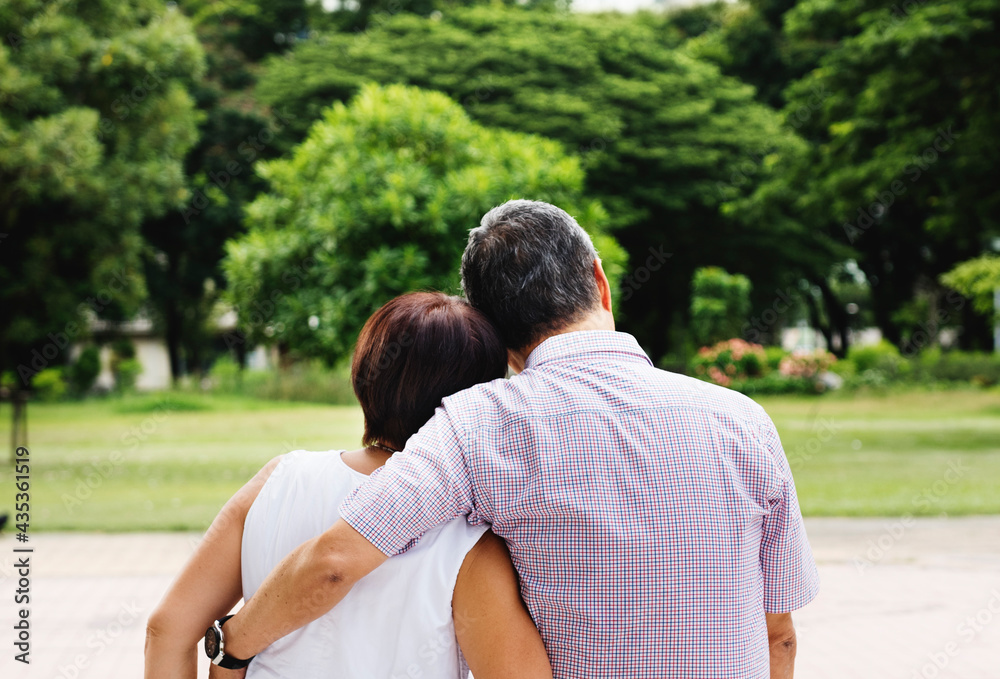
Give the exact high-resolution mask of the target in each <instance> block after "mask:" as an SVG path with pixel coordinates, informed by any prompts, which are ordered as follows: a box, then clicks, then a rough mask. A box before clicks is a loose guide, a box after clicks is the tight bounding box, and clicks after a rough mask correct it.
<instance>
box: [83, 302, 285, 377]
mask: <svg viewBox="0 0 1000 679" xmlns="http://www.w3.org/2000/svg"><path fill="white" fill-rule="evenodd" d="M235 328H236V314H235V312H232V313H231V315H223V316H222V317H221V318H220V319H219V321H218V322H217V324H216V330H218V332H219V333H220V334H221V333H224V332H226V331H229V330H233V329H235ZM89 330H90V337H91V339H89V340H88V341H86V342H77V343H75V344H74V345H73V347H72V349H70V360H73V361H75V360H76V359H77V358H78V357H79V356H80V352H82V351H83V349H84V347H87V346H90V345H97V346H98V347H99V348H98V352H99V355H100V358H101V372H100V373H98V375H97V381H96V382H95V383H94V387H95V388H97V389H100V390H104V391H110V390H112V389H114V388H115V376H114V373H113V372H112V370H111V359H112V353H113V350H112V344H113V343H114V341H115V340H121V339H127V340H129V341H130V342H131V343H132V346H134V347H135V358H136V360H137V361H138V362H139V365H140V366H142V371H141V372H140V373H139V375H138V376H137V377H136V380H135V388H136V389H137V390H138V391H157V390H160V389H169V388H170V352H169V351H168V349H167V342H166V340H165V339H164V338H163V336H162V335H161V334H160V333H159V332H158V331H157V330H156V329H155V328H154V327H153V321H152V320H151V319H149V318H146V317H142V316H140V317H138V318H135V319H133V320H131V321H124V322H120V323H119V322H114V321H104V320H100V319H96V318H93V319H91V320H90V322H89ZM275 351H276V350H273V351H271V352H270V353H269V352H268V349H267V348H266V347H263V346H257V347H255V348H254V350H253V351H251V352H250V353H248V354H247V357H246V367H247V369H248V370H267V369H269V368H271V367H273V366H275V365H277V358H276V356H274V355H273V354H274V352H275Z"/></svg>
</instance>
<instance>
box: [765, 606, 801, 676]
mask: <svg viewBox="0 0 1000 679" xmlns="http://www.w3.org/2000/svg"><path fill="white" fill-rule="evenodd" d="M764 617H765V618H766V620H767V643H768V645H769V646H770V647H771V679H792V674H793V673H794V671H795V650H796V641H795V626H794V625H792V614H791V613H765V614H764Z"/></svg>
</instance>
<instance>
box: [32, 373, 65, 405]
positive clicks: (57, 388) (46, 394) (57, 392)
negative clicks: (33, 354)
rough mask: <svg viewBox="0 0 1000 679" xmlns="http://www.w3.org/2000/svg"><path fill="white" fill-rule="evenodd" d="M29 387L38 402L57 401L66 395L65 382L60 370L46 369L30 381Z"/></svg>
mask: <svg viewBox="0 0 1000 679" xmlns="http://www.w3.org/2000/svg"><path fill="white" fill-rule="evenodd" d="M31 387H32V389H33V390H34V392H35V396H36V397H37V398H38V400H39V401H58V400H59V399H61V398H62V397H63V396H65V395H66V380H65V379H64V378H63V369H62V368H46V369H45V370H42V371H40V372H39V373H38V374H36V375H35V376H34V377H33V378H32V380H31Z"/></svg>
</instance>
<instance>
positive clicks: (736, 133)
mask: <svg viewBox="0 0 1000 679" xmlns="http://www.w3.org/2000/svg"><path fill="white" fill-rule="evenodd" d="M679 41H680V38H679V37H678V34H677V32H676V30H674V29H671V27H670V26H669V25H668V24H667V22H666V20H665V19H664V18H662V17H659V16H654V15H651V14H645V13H640V14H636V15H628V16H623V15H596V16H595V15H577V14H570V15H561V14H550V13H544V12H529V11H524V10H519V9H500V8H494V7H490V8H488V9H487V8H473V9H455V10H452V11H449V12H447V13H445V14H444V16H443V17H440V18H439V19H437V20H435V19H423V18H420V17H415V16H406V15H398V16H393V17H391V18H388V19H387V20H386V21H384V22H382V23H381V24H380V25H378V26H376V27H372V28H370V29H369V30H367V31H366V32H365V33H364V34H363V35H338V34H324V35H322V36H320V37H318V38H316V39H314V40H309V41H304V42H300V43H299V44H298V45H296V47H295V49H293V50H292V51H290V52H289V53H288V54H286V55H284V56H282V57H280V58H275V59H272V60H271V61H269V62H268V65H267V70H266V72H265V73H264V74H263V75H262V77H261V81H260V85H259V87H258V90H257V92H258V94H259V96H260V97H261V98H262V99H263V100H264V101H266V102H269V103H271V104H273V105H280V106H283V107H287V110H288V111H289V112H291V113H292V114H293V115H294V116H295V119H294V121H293V123H292V124H291V125H290V129H291V131H292V132H294V133H296V134H298V135H299V136H301V135H302V134H304V132H305V128H306V126H307V125H308V124H309V123H310V122H311V121H313V120H315V119H317V118H318V117H319V115H320V111H321V110H322V109H323V108H324V107H325V106H327V104H328V103H329V102H330V101H331V100H340V101H343V100H345V99H347V98H348V97H350V96H351V95H352V94H353V93H354V92H356V91H357V89H358V88H359V87H360V86H361V84H362V83H364V82H366V81H372V80H374V81H376V82H380V83H393V82H403V83H408V84H412V85H416V86H419V87H424V88H428V89H435V90H440V91H443V92H445V93H447V94H448V95H449V96H451V97H452V98H454V99H455V100H457V101H459V102H460V103H461V104H462V106H463V107H464V108H465V109H466V111H467V112H468V113H469V115H470V116H472V117H473V118H474V119H476V120H478V121H480V122H482V123H484V124H488V125H492V126H499V127H506V128H510V129H515V130H519V131H524V132H530V133H534V134H541V135H544V136H546V137H549V138H552V139H556V140H559V141H561V142H562V143H563V144H564V145H565V148H566V149H567V150H568V151H571V152H575V153H579V154H580V155H581V156H582V158H583V165H584V168H585V169H586V172H587V175H586V190H587V193H588V194H589V195H591V196H593V197H594V198H596V199H599V200H600V201H601V202H602V204H604V205H605V207H606V208H607V209H608V212H609V214H610V215H611V220H612V225H613V226H614V227H616V228H617V229H619V230H617V231H616V235H617V236H618V238H619V240H620V242H621V243H622V245H623V246H624V247H625V248H626V250H627V251H628V252H630V253H631V254H632V256H633V257H635V259H636V264H638V263H639V262H641V261H644V260H645V259H646V257H647V256H648V255H649V252H650V249H651V248H652V250H653V251H657V250H658V249H662V251H664V252H666V253H670V254H672V255H675V256H673V257H672V258H671V259H670V262H669V265H668V266H664V267H663V268H662V269H660V270H658V271H656V272H655V273H654V274H653V276H652V280H650V281H649V283H648V284H645V285H642V286H641V287H639V288H638V289H637V290H635V291H634V294H631V295H630V296H629V299H628V300H627V302H626V303H625V304H624V305H623V306H622V310H621V311H622V312H623V313H622V314H621V320H622V327H623V328H625V329H627V330H629V331H630V332H633V333H634V334H636V335H637V336H638V337H639V339H640V341H641V342H642V343H643V346H645V347H646V348H647V349H648V350H649V351H650V352H651V353H652V355H654V356H656V357H659V356H661V355H663V354H664V353H665V352H666V350H667V348H668V343H670V341H671V340H670V339H669V338H670V337H671V333H672V330H676V329H677V328H678V327H680V326H682V325H683V326H686V321H685V318H686V316H687V314H688V311H689V308H690V304H689V302H688V299H687V297H686V295H682V294H663V291H664V290H676V291H680V290H686V289H688V286H689V283H690V281H691V276H692V274H693V272H694V270H695V269H696V268H698V267H699V266H705V265H718V266H724V267H725V268H727V269H728V270H730V271H737V272H740V273H743V274H745V275H747V276H749V277H751V278H752V279H753V280H754V281H755V282H759V287H760V290H761V291H762V292H761V299H760V300H758V301H765V300H766V299H768V298H770V296H771V292H770V291H771V290H773V289H774V288H775V287H776V286H777V285H779V284H787V283H789V282H793V281H794V280H795V278H796V271H797V270H798V269H800V268H802V267H806V266H820V265H821V264H820V263H826V264H829V263H832V259H831V253H830V252H829V250H828V248H827V247H826V245H825V244H824V243H818V242H816V241H814V240H813V239H812V238H811V237H810V235H809V233H808V229H806V227H804V226H803V225H802V224H801V223H800V222H797V221H795V220H791V219H784V220H779V221H777V222H768V221H763V220H745V219H743V215H742V214H741V213H740V212H739V211H735V210H733V211H729V210H725V209H724V206H725V204H726V203H729V202H732V201H735V200H737V199H739V198H741V197H746V196H748V195H750V193H751V192H752V191H753V189H754V187H756V186H757V185H759V184H760V182H761V181H762V180H763V179H765V178H767V177H770V176H772V175H774V174H775V172H776V171H777V170H778V169H780V168H781V167H783V166H784V165H786V164H788V163H790V162H791V158H792V157H794V156H795V155H796V154H799V153H803V152H804V151H805V149H804V146H803V145H802V144H801V143H800V142H799V141H798V140H797V139H796V137H795V136H794V135H793V134H792V133H791V132H789V131H787V130H785V129H783V128H782V127H781V124H780V119H779V117H778V115H777V114H776V113H775V112H774V111H772V110H771V109H769V108H768V107H766V106H764V105H762V104H759V103H757V102H755V101H754V97H753V90H752V88H750V87H748V86H746V85H744V84H742V83H740V82H738V81H737V80H735V79H732V78H727V77H725V76H723V75H722V74H720V73H719V71H718V69H717V68H715V67H714V66H712V65H710V64H706V63H703V62H700V61H698V60H696V59H694V58H692V57H690V56H689V55H687V54H685V53H684V52H683V51H682V50H679V49H676V48H675V47H676V45H677V44H678V43H679Z"/></svg>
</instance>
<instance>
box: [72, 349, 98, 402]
mask: <svg viewBox="0 0 1000 679" xmlns="http://www.w3.org/2000/svg"><path fill="white" fill-rule="evenodd" d="M100 373H101V354H100V351H99V350H98V349H97V347H95V346H89V347H87V348H85V349H84V350H83V351H81V352H80V355H79V356H78V357H77V359H76V361H74V362H73V363H72V364H71V365H70V366H69V369H68V370H67V372H66V377H67V380H68V381H69V384H70V386H71V387H72V388H73V391H74V392H75V393H77V394H86V393H87V392H88V391H90V389H91V387H93V386H94V382H96V381H97V376H98V375H100Z"/></svg>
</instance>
